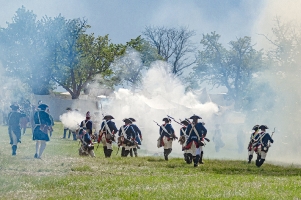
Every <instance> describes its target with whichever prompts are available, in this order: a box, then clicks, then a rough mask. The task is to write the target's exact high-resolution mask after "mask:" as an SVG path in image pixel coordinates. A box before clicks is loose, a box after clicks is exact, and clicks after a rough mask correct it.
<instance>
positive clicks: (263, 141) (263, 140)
mask: <svg viewBox="0 0 301 200" xmlns="http://www.w3.org/2000/svg"><path fill="white" fill-rule="evenodd" d="M261 134H265V135H264V136H263V138H261V139H260V142H261V144H262V146H264V147H267V146H268V143H269V141H270V142H271V143H274V140H273V139H272V138H271V136H270V134H268V133H261Z"/></svg>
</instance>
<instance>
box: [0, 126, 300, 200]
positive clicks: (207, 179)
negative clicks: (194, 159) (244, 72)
mask: <svg viewBox="0 0 301 200" xmlns="http://www.w3.org/2000/svg"><path fill="white" fill-rule="evenodd" d="M62 134H63V127H62V124H61V123H56V125H55V128H54V133H53V136H52V138H51V141H50V142H48V143H47V147H46V150H45V153H44V155H43V159H42V160H39V159H34V158H33V155H34V153H35V142H34V141H32V139H31V130H30V129H29V130H27V133H26V134H25V135H24V136H23V137H22V143H21V144H19V147H18V151H17V156H14V157H13V156H11V147H10V145H9V140H8V139H9V138H8V134H7V126H1V127H0V136H1V138H2V140H1V141H0V199H301V194H300V193H301V176H300V175H301V169H300V168H299V167H297V166H288V167H282V166H275V165H270V164H267V163H265V164H264V165H263V166H262V167H261V168H257V167H256V166H255V164H254V163H252V164H248V163H247V162H246V161H229V160H208V159H205V164H204V165H200V166H199V167H197V168H194V167H193V166H192V165H187V164H186V163H184V161H183V159H182V158H172V159H170V160H169V161H165V160H164V159H163V158H161V157H138V158H131V157H127V158H121V157H120V152H119V155H116V151H117V149H116V148H115V149H114V151H113V153H112V158H109V159H106V158H104V155H103V151H102V146H101V145H100V146H99V148H98V149H97V150H96V151H95V152H96V156H97V157H96V158H90V157H79V156H78V148H79V144H78V142H76V141H72V139H71V138H70V139H61V137H62ZM154 148H156V147H154ZM162 151H163V150H162Z"/></svg>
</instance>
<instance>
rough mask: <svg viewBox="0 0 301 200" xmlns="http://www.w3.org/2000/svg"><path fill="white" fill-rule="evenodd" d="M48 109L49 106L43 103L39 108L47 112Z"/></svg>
mask: <svg viewBox="0 0 301 200" xmlns="http://www.w3.org/2000/svg"><path fill="white" fill-rule="evenodd" d="M47 107H48V105H47V104H44V103H42V104H40V105H39V106H38V108H40V109H41V110H46V108H47Z"/></svg>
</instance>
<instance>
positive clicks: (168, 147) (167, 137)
mask: <svg viewBox="0 0 301 200" xmlns="http://www.w3.org/2000/svg"><path fill="white" fill-rule="evenodd" d="M162 121H164V124H162V125H161V126H160V129H159V134H160V138H159V140H160V143H161V145H160V146H163V148H164V159H165V160H168V156H169V154H170V153H171V151H172V142H173V140H175V139H178V138H177V137H176V135H175V131H174V129H173V127H172V125H171V124H170V122H171V119H169V118H166V117H165V118H163V120H162Z"/></svg>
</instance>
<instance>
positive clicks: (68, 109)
mask: <svg viewBox="0 0 301 200" xmlns="http://www.w3.org/2000/svg"><path fill="white" fill-rule="evenodd" d="M66 110H67V112H72V109H71V108H69V107H68V108H66ZM67 131H69V134H68V138H70V136H71V133H72V131H71V130H70V129H69V128H67V127H64V135H63V138H62V139H66V134H67ZM73 139H74V138H73Z"/></svg>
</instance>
